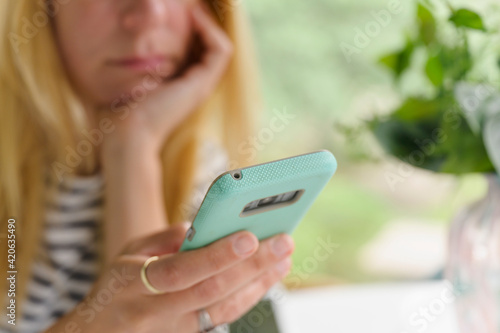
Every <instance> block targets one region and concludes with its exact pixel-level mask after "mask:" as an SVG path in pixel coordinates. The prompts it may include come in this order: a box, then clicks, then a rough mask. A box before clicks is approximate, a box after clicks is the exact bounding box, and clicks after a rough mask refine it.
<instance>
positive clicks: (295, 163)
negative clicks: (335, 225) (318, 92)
mask: <svg viewBox="0 0 500 333" xmlns="http://www.w3.org/2000/svg"><path fill="white" fill-rule="evenodd" d="M336 169H337V161H336V160H335V157H334V156H333V154H332V153H331V152H329V151H327V150H322V151H317V152H313V153H309V154H304V155H299V156H294V157H290V158H285V159H281V160H277V161H273V162H269V163H264V164H259V165H254V166H251V167H247V168H243V169H236V170H231V171H228V172H225V173H223V174H221V175H220V176H219V177H217V178H216V179H215V180H214V181H213V183H212V185H211V186H210V188H209V189H208V192H207V193H206V195H205V198H204V200H203V202H202V204H201V206H200V208H199V210H198V213H197V214H196V217H195V218H194V220H193V223H192V225H191V227H190V228H189V230H188V232H187V234H186V239H185V240H184V242H183V244H182V246H181V249H180V250H181V251H186V250H191V249H197V248H200V247H204V246H206V245H208V244H210V243H212V242H214V241H216V240H218V239H221V238H223V237H225V236H227V235H230V234H232V233H234V232H237V231H241V230H247V231H250V232H252V233H253V234H255V235H256V236H257V238H258V239H259V240H262V239H266V238H268V237H270V236H273V235H276V234H279V233H287V234H292V232H293V230H294V229H295V228H296V227H297V225H298V223H299V222H300V220H301V219H302V217H303V216H304V215H305V214H306V212H307V210H308V209H309V207H310V206H311V205H312V204H313V202H314V200H315V199H316V197H317V196H318V194H319V193H320V191H321V190H322V189H323V188H324V186H325V185H326V184H327V182H328V181H329V180H330V178H331V177H332V176H333V174H334V173H335V171H336Z"/></svg>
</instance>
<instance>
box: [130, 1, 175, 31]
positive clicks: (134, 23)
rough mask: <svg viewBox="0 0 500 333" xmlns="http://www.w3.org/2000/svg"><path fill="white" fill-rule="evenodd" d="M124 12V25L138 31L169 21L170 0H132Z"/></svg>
mask: <svg viewBox="0 0 500 333" xmlns="http://www.w3.org/2000/svg"><path fill="white" fill-rule="evenodd" d="M127 2H128V3H127V5H126V6H125V8H124V9H123V12H122V24H123V27H124V28H125V29H127V30H130V31H138V30H142V29H146V28H150V27H156V26H159V25H162V24H165V23H166V22H167V21H168V16H169V10H168V1H165V0H130V1H127Z"/></svg>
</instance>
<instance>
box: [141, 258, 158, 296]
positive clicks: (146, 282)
mask: <svg viewBox="0 0 500 333" xmlns="http://www.w3.org/2000/svg"><path fill="white" fill-rule="evenodd" d="M156 260H158V256H153V257H150V258H148V260H146V261H145V262H144V265H142V267H141V280H142V283H144V285H145V286H146V288H148V290H149V291H150V292H152V293H154V294H162V293H163V292H162V291H161V290H158V289H156V288H155V287H154V286H153V285H152V284H151V282H149V280H148V277H147V276H146V269H147V268H148V266H149V264H150V263H152V262H153V261H156Z"/></svg>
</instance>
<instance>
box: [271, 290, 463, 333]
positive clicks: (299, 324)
mask: <svg viewBox="0 0 500 333" xmlns="http://www.w3.org/2000/svg"><path fill="white" fill-rule="evenodd" d="M446 288H448V287H447V285H446V284H445V283H444V282H443V281H434V282H422V283H388V284H369V285H352V286H341V287H320V288H313V289H306V290H298V291H290V292H285V293H284V294H282V295H281V297H280V298H279V299H277V300H276V303H277V312H278V315H279V317H280V319H281V320H280V322H281V323H280V324H281V325H282V330H283V332H285V333H318V332H322V333H323V332H325V333H329V332H332V333H333V332H335V333H344V332H359V333H361V332H362V333H421V332H425V333H458V330H457V325H456V317H455V310H454V307H453V303H452V302H450V301H449V298H446V297H445V296H446V295H448V294H446ZM448 290H449V289H448ZM443 295H445V296H443ZM443 297H445V298H443ZM443 300H444V301H443ZM446 301H447V302H446ZM443 304H444V305H445V306H444V307H441V308H440V305H443ZM432 306H433V307H434V308H433V309H431V307H432ZM422 308H423V309H429V314H430V316H427V319H426V317H425V316H424V315H420V314H419V310H421V309H422ZM433 314H436V315H433ZM412 315H413V317H412ZM411 318H413V320H414V322H413V324H412V323H411V321H410V319H411ZM416 320H419V321H418V322H416ZM423 322H425V324H423ZM424 326H425V328H424Z"/></svg>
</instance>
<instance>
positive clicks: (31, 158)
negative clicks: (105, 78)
mask: <svg viewBox="0 0 500 333" xmlns="http://www.w3.org/2000/svg"><path fill="white" fill-rule="evenodd" d="M53 2H54V3H55V6H64V3H67V0H59V2H58V1H57V0H54V1H53ZM217 4H218V2H216V5H217ZM222 6H225V7H224V8H221V7H219V8H212V9H214V16H215V17H216V18H217V19H218V22H219V23H220V25H221V26H222V27H223V29H224V30H225V31H226V33H227V34H228V36H229V37H230V39H231V40H232V41H233V45H234V53H233V57H232V60H231V62H230V64H229V65H228V68H227V71H226V73H225V75H224V77H223V78H222V80H221V81H220V84H219V86H218V87H217V89H216V91H215V92H214V94H213V95H212V96H211V97H210V98H209V99H208V101H206V103H204V104H203V105H201V106H200V107H199V108H198V109H197V110H195V111H194V112H193V114H192V115H191V116H190V117H189V118H188V119H187V120H186V121H184V122H183V123H182V124H181V125H180V126H179V127H178V128H177V129H176V130H175V132H174V133H173V134H172V135H171V137H170V139H169V140H168V142H166V143H165V146H164V149H163V151H162V161H163V168H164V197H165V209H166V213H167V216H168V223H170V224H174V223H179V222H182V221H183V219H184V218H185V216H184V214H183V211H182V209H181V206H182V204H183V202H187V201H188V197H189V196H190V195H191V193H192V192H191V191H192V186H193V185H192V183H193V177H194V174H195V172H196V170H197V165H196V162H197V153H198V149H199V147H200V143H201V142H203V141H204V140H205V139H207V138H208V137H211V138H214V139H216V140H218V141H219V143H220V144H222V145H223V147H225V148H226V150H227V152H228V154H229V158H230V160H232V161H234V162H236V164H237V165H238V167H243V166H245V165H248V164H250V163H252V162H253V161H251V160H248V159H244V158H243V157H244V156H242V154H241V153H238V145H239V144H240V143H242V142H244V141H245V140H247V139H248V136H249V135H250V134H251V133H252V132H253V129H254V125H255V122H254V120H255V119H256V116H255V114H256V113H257V112H258V111H259V110H260V109H261V105H262V103H261V99H260V94H259V93H260V91H259V88H258V79H257V68H258V66H257V61H256V57H255V52H254V48H253V40H252V36H251V32H250V29H249V23H248V18H247V16H246V14H245V12H244V11H243V8H242V7H241V5H238V6H234V5H233V6H230V5H222ZM228 6H229V7H228ZM54 9H56V7H54ZM221 9H222V10H221ZM54 12H55V10H54ZM52 15H53V12H51V11H50V8H48V7H47V8H44V7H43V6H41V5H40V3H39V2H37V1H33V0H16V1H1V3H0V44H1V47H0V101H1V102H2V106H1V110H0V115H1V119H0V163H1V165H0V218H1V220H0V228H1V229H0V235H2V241H1V246H0V248H1V253H2V260H0V269H1V270H2V274H3V272H7V271H8V270H9V269H8V267H7V261H6V260H5V259H6V255H7V249H8V248H7V240H6V233H7V227H8V226H7V223H8V219H11V218H13V219H15V220H16V223H15V224H16V270H17V271H18V274H17V288H16V300H17V301H16V303H17V309H18V311H17V317H18V318H20V313H21V312H20V311H21V310H22V308H21V307H20V304H19V303H21V302H19V300H22V299H24V297H25V293H26V290H25V289H26V283H27V281H28V279H29V277H30V273H31V272H30V266H31V264H32V262H33V259H34V256H35V253H36V251H37V248H38V244H39V237H40V234H41V233H42V232H43V229H42V225H43V224H42V222H43V217H44V206H43V196H44V194H45V191H46V182H45V181H46V177H47V176H52V177H53V174H54V172H53V171H52V170H51V165H53V164H54V163H55V162H59V163H62V164H63V165H64V164H65V162H64V161H65V157H66V154H67V152H66V149H67V148H68V147H69V148H71V149H73V150H76V147H77V144H78V143H79V141H80V140H82V139H83V138H82V131H83V130H85V129H89V126H90V124H89V120H88V119H87V116H86V114H85V111H84V108H83V106H82V104H81V102H80V101H79V98H78V96H77V94H76V92H75V91H74V89H73V87H72V86H71V84H70V81H69V79H68V75H67V73H66V71H65V69H64V68H63V66H62V65H61V63H62V62H61V61H60V54H59V53H58V50H57V46H56V41H55V39H54V34H53V31H52V26H51V23H50V17H51V16H52ZM56 15H57V14H56ZM96 167H97V156H96V154H95V153H91V154H89V155H88V156H85V157H84V158H83V161H82V163H80V164H79V165H78V167H76V168H74V170H72V171H71V172H74V173H78V174H91V173H93V172H95V171H96ZM5 282H6V280H5V279H3V280H2V284H1V287H0V292H1V293H2V294H1V295H5V293H4V292H5V290H6V287H7V285H6V283H5ZM2 297H3V296H2ZM21 305H22V303H21Z"/></svg>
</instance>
